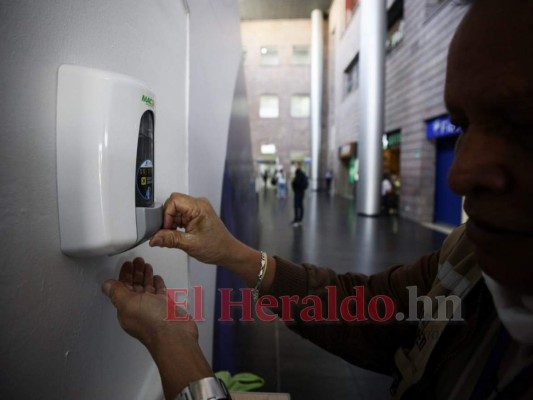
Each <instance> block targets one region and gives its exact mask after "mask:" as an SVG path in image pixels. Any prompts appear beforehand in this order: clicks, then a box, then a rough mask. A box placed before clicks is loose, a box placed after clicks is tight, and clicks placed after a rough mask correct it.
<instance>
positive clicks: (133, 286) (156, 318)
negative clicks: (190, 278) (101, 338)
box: [102, 258, 198, 350]
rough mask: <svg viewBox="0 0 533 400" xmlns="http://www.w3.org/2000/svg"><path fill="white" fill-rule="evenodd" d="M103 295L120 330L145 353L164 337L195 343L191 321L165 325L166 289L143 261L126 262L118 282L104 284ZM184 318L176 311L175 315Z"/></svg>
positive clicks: (193, 325) (111, 281)
mask: <svg viewBox="0 0 533 400" xmlns="http://www.w3.org/2000/svg"><path fill="white" fill-rule="evenodd" d="M102 291H103V292H104V293H105V294H106V295H107V296H108V297H109V299H110V300H111V302H112V303H113V305H114V306H115V307H116V309H117V317H118V320H119V323H120V326H121V327H122V329H124V330H125V331H126V332H127V333H129V334H130V335H131V336H133V337H134V338H136V339H138V340H140V341H141V343H143V344H144V345H145V346H146V347H147V348H148V350H151V345H152V344H153V343H154V342H156V341H157V340H158V339H159V338H160V337H162V336H164V335H172V336H176V337H181V338H182V340H191V341H197V340H198V328H197V326H196V324H195V323H194V322H192V321H179V322H183V323H178V324H176V323H173V322H171V321H165V318H166V312H167V295H166V292H167V289H166V286H165V282H164V281H163V279H162V278H161V277H160V276H159V275H156V276H154V274H153V269H152V266H151V265H150V264H146V263H145V262H144V260H143V259H142V258H136V259H135V260H133V262H125V263H124V264H123V265H122V268H121V269H120V275H119V280H118V281H117V280H107V281H105V282H104V283H103V285H102ZM180 314H181V315H183V314H185V311H184V310H181V309H179V310H176V315H180Z"/></svg>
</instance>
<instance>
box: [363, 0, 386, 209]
mask: <svg viewBox="0 0 533 400" xmlns="http://www.w3.org/2000/svg"><path fill="white" fill-rule="evenodd" d="M360 10H361V11H360V12H361V47H360V50H359V73H360V75H359V82H360V84H359V93H360V96H361V97H360V100H359V107H360V131H359V144H358V151H357V153H358V158H359V182H358V187H357V204H356V205H357V213H358V214H360V215H364V216H377V215H379V214H380V208H381V207H380V206H381V205H380V202H381V180H382V174H383V145H382V135H383V130H384V117H385V99H384V97H385V31H386V15H387V7H386V0H361V5H360Z"/></svg>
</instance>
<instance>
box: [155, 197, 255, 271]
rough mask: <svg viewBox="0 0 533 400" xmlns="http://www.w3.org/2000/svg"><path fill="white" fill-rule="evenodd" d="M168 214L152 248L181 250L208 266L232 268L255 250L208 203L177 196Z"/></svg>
mask: <svg viewBox="0 0 533 400" xmlns="http://www.w3.org/2000/svg"><path fill="white" fill-rule="evenodd" d="M164 210H165V211H164V220H163V229H161V230H160V231H159V232H157V233H156V234H155V235H154V236H153V237H152V239H151V240H150V246H152V247H154V246H159V247H170V248H177V249H181V250H183V251H185V252H186V253H187V254H189V255H190V256H192V257H194V258H196V259H197V260H199V261H201V262H204V263H206V264H217V265H228V264H232V263H234V262H235V259H236V258H237V259H238V258H239V257H241V258H242V257H245V256H249V254H250V251H251V249H250V248H248V247H247V246H245V245H244V244H243V243H241V242H239V241H238V240H237V239H235V238H234V237H233V236H232V235H231V233H230V232H229V231H228V230H227V229H226V227H225V226H224V223H223V222H222V221H221V220H220V218H219V217H218V216H217V214H216V212H215V210H213V207H212V206H211V204H210V203H209V201H208V200H207V199H204V198H194V197H190V196H187V195H184V194H180V193H173V194H172V195H171V196H170V198H169V199H168V200H167V201H166V202H165V205H164ZM177 228H181V229H183V231H180V230H176V229H177ZM237 261H239V260H237Z"/></svg>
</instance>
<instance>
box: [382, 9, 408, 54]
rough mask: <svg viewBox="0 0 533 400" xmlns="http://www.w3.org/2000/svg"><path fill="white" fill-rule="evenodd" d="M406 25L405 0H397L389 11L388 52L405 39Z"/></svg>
mask: <svg viewBox="0 0 533 400" xmlns="http://www.w3.org/2000/svg"><path fill="white" fill-rule="evenodd" d="M404 25H405V23H404V20H403V0H396V1H395V2H394V3H392V6H391V7H390V8H389V10H388V11H387V43H386V49H387V52H390V51H392V50H393V49H394V48H396V46H398V45H399V44H400V43H401V42H402V41H403V34H404Z"/></svg>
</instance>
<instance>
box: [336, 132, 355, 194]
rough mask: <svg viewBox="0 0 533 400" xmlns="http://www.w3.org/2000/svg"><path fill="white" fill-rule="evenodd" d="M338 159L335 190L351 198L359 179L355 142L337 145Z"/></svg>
mask: <svg viewBox="0 0 533 400" xmlns="http://www.w3.org/2000/svg"><path fill="white" fill-rule="evenodd" d="M339 161H340V162H339V169H338V171H337V176H336V177H335V182H336V183H335V190H336V192H337V194H339V195H341V196H344V197H348V198H352V199H353V198H355V190H356V187H357V181H358V179H359V176H358V172H359V171H358V165H359V161H358V159H357V143H356V142H350V143H346V144H344V145H342V146H340V147H339Z"/></svg>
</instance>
